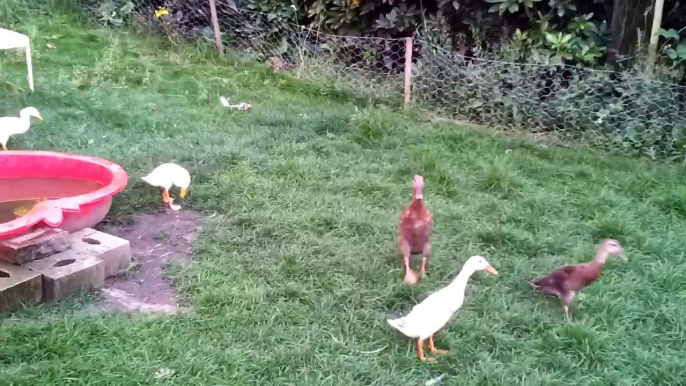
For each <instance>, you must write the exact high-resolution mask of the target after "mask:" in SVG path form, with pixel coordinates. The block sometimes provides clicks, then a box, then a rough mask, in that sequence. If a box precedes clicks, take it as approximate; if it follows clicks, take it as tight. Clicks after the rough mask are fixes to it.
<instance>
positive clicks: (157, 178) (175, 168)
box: [142, 163, 191, 210]
mask: <svg viewBox="0 0 686 386" xmlns="http://www.w3.org/2000/svg"><path fill="white" fill-rule="evenodd" d="M142 179H143V181H145V182H147V183H148V184H150V185H152V186H158V187H160V188H162V189H164V190H163V191H162V201H164V203H165V204H169V207H170V208H171V209H172V210H179V209H181V207H180V206H178V205H174V199H173V198H172V197H170V196H169V189H171V188H172V186H178V187H179V188H181V191H180V192H179V195H180V196H181V197H182V198H183V197H186V192H187V191H188V186H189V185H190V184H191V175H190V174H189V173H188V170H186V169H184V168H182V167H181V166H179V165H177V164H173V163H165V164H162V165H160V166H158V167H156V168H155V170H153V171H152V172H151V173H150V174H148V175H147V176H145V177H142Z"/></svg>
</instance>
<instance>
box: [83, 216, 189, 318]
mask: <svg viewBox="0 0 686 386" xmlns="http://www.w3.org/2000/svg"><path fill="white" fill-rule="evenodd" d="M97 228H98V230H99V231H102V232H106V233H109V234H111V235H114V236H117V237H121V238H123V239H126V240H129V242H130V243H131V254H132V256H133V264H132V266H131V267H129V269H127V270H126V272H123V273H122V274H120V275H118V276H115V277H111V278H108V279H107V280H106V282H105V286H104V287H103V288H102V298H101V300H100V301H99V302H98V304H96V305H95V307H96V308H97V309H98V310H99V311H119V312H144V313H162V314H175V313H177V312H179V311H181V310H182V309H181V307H180V306H179V295H178V293H177V292H176V290H175V289H174V287H173V286H172V284H171V282H170V281H169V280H168V279H167V278H165V276H164V271H163V269H164V266H165V265H167V264H188V263H191V261H192V257H193V245H194V243H195V240H196V239H197V237H198V234H199V233H200V232H201V230H202V219H201V215H200V214H199V213H198V212H195V211H192V210H188V209H183V210H181V211H172V210H167V211H166V212H162V213H153V214H135V215H131V216H124V217H122V218H119V219H118V220H117V221H116V222H112V223H103V224H100V225H99V226H98V227H97Z"/></svg>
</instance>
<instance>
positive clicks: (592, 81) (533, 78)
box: [412, 41, 686, 159]
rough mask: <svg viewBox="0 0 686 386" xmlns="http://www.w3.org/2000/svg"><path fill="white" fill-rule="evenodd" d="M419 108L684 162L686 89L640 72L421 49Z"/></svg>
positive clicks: (416, 87)
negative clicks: (499, 59)
mask: <svg viewBox="0 0 686 386" xmlns="http://www.w3.org/2000/svg"><path fill="white" fill-rule="evenodd" d="M418 46H419V47H418V51H419V58H418V59H417V64H416V66H415V69H414V71H413V72H414V73H413V79H412V83H413V94H412V95H413V98H414V101H415V103H417V104H419V105H421V106H424V107H427V108H430V109H438V110H440V111H442V112H444V113H447V114H450V115H452V116H454V117H457V118H459V119H462V120H465V121H469V122H473V123H477V124H483V125H488V126H491V127H495V128H500V129H506V130H507V129H509V130H529V131H534V132H555V133H557V134H561V135H563V136H566V137H571V138H574V139H576V138H581V137H583V138H584V139H586V140H590V141H593V142H594V143H596V144H598V145H602V146H604V147H607V148H611V149H617V150H621V151H623V152H626V153H631V154H637V155H641V156H647V157H649V158H653V159H665V158H666V159H672V158H679V157H682V158H683V155H684V153H685V152H684V150H685V146H686V137H685V135H686V133H684V130H685V129H686V87H682V86H678V85H674V84H668V83H663V82H658V81H654V80H650V79H648V78H646V77H645V76H643V75H642V74H639V73H637V72H635V71H624V72H613V71H602V70H592V69H588V68H581V67H572V66H544V65H538V64H536V65H534V64H518V63H507V62H500V61H493V60H485V59H478V58H472V57H467V56H462V55H459V54H456V53H454V52H450V51H447V50H445V49H442V48H440V47H437V46H435V45H432V44H430V43H427V42H421V41H420V42H419V44H418Z"/></svg>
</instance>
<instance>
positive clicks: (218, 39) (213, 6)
mask: <svg viewBox="0 0 686 386" xmlns="http://www.w3.org/2000/svg"><path fill="white" fill-rule="evenodd" d="M210 13H211V14H212V27H213V28H214V42H215V43H217V51H219V55H221V56H224V45H223V44H222V32H221V31H220V30H219V18H218V17H217V3H216V0H210Z"/></svg>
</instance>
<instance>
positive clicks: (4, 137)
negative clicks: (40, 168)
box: [0, 107, 43, 150]
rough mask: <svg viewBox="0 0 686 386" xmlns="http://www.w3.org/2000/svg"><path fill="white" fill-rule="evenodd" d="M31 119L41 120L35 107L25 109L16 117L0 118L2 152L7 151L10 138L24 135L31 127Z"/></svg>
mask: <svg viewBox="0 0 686 386" xmlns="http://www.w3.org/2000/svg"><path fill="white" fill-rule="evenodd" d="M31 117H35V118H37V119H39V120H41V121H42V120H43V117H41V116H40V114H39V113H38V110H36V108H35V107H26V108H24V109H22V110H21V111H20V112H19V118H17V117H2V118H0V145H2V150H7V141H9V139H10V136H12V135H15V134H24V133H26V132H27V131H28V130H29V127H30V126H31Z"/></svg>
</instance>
